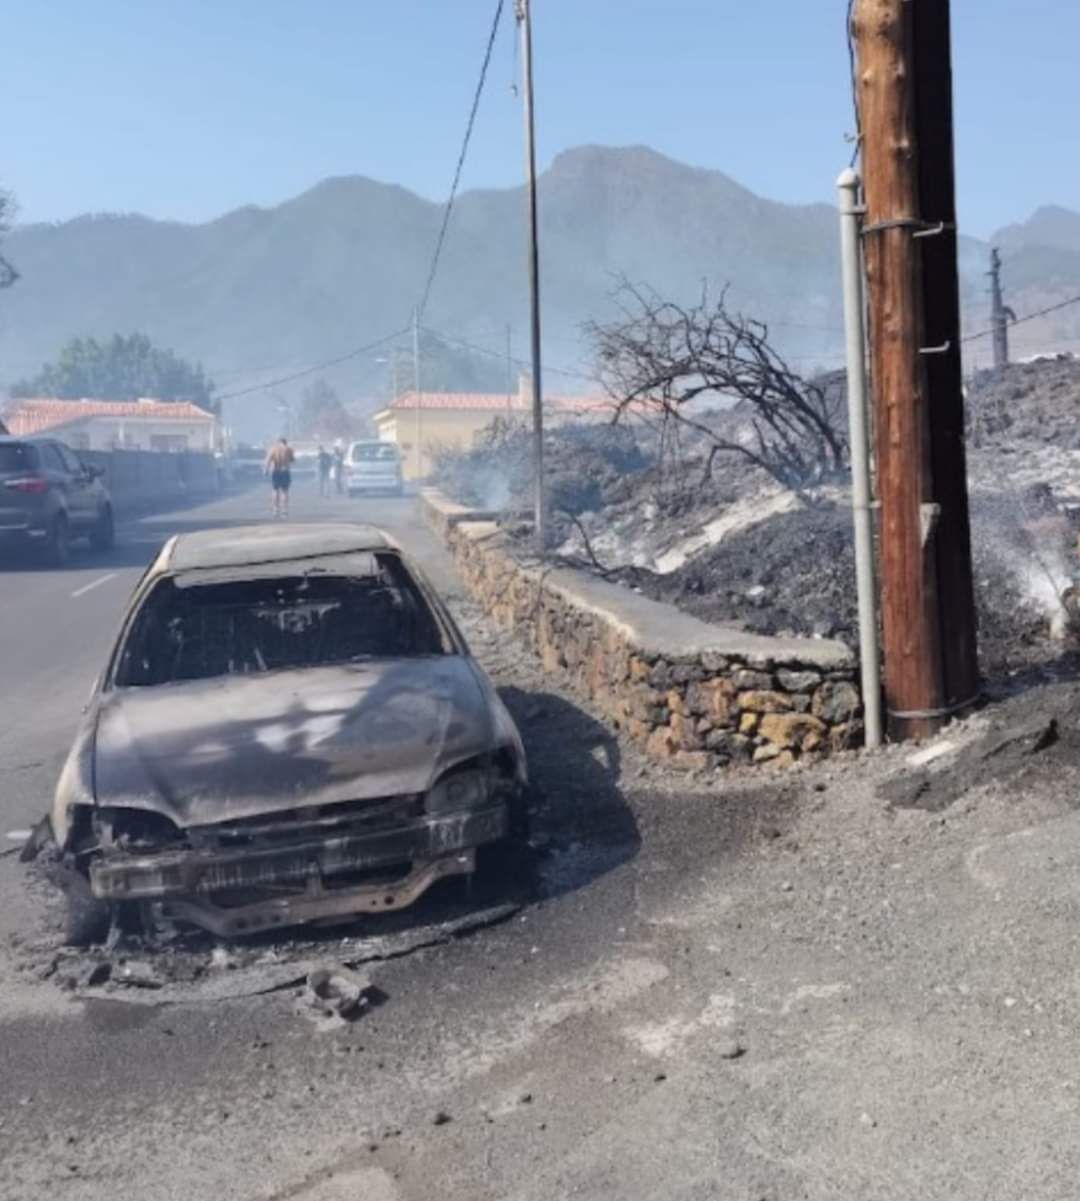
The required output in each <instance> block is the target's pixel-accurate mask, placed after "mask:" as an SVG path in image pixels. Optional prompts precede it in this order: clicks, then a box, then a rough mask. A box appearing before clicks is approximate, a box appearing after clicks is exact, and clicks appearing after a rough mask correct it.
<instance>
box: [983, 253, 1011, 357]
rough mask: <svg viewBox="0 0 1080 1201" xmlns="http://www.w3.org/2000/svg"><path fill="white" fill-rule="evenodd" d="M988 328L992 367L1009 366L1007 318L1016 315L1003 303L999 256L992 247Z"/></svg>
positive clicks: (989, 272) (989, 273)
mask: <svg viewBox="0 0 1080 1201" xmlns="http://www.w3.org/2000/svg"><path fill="white" fill-rule="evenodd" d="M986 274H987V275H989V276H990V328H991V330H992V331H993V340H994V366H995V367H996V368H999V369H1000V368H1002V367H1007V366H1008V365H1009V318H1010V317H1011V318H1012V320H1013V321H1015V320H1016V314H1015V313H1014V312H1013V311H1012V309H1010V308H1009V306H1008V305H1007V304H1006V303H1005V297H1004V296H1003V295H1002V292H1001V255H1000V253H999V252H998V248H997V247H996V246H994V247H993V248H992V249H991V251H990V270H989V271H988V272H987V273H986Z"/></svg>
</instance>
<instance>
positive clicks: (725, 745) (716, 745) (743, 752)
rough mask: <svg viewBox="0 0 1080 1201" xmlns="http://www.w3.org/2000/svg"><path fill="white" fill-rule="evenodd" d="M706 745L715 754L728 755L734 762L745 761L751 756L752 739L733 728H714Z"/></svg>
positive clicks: (706, 740)
mask: <svg viewBox="0 0 1080 1201" xmlns="http://www.w3.org/2000/svg"><path fill="white" fill-rule="evenodd" d="M705 745H706V747H707V748H708V749H709V750H710V751H713V752H714V753H715V754H718V755H727V756H728V757H729V758H730V759H731V760H732V761H733V762H736V763H745V762H746V761H747V760H749V758H750V749H751V748H750V739H749V738H747V737H746V736H745V735H744V734H736V733H735V732H734V731H733V730H713V732H712V733H711V734H710V735H709V736H708V737H707V738H706V739H705Z"/></svg>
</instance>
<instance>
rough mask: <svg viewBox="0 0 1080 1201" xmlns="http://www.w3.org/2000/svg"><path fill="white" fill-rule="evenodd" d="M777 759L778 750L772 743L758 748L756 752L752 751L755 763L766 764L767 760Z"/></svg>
mask: <svg viewBox="0 0 1080 1201" xmlns="http://www.w3.org/2000/svg"><path fill="white" fill-rule="evenodd" d="M779 757H780V748H779V747H778V746H777V745H776V744H775V743H772V742H767V743H765V745H764V746H759V747H758V748H757V750H755V751H754V762H755V763H768V762H769V760H771V759H778V758H779Z"/></svg>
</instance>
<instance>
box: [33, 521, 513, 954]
mask: <svg viewBox="0 0 1080 1201" xmlns="http://www.w3.org/2000/svg"><path fill="white" fill-rule="evenodd" d="M525 793H526V766H525V755H524V751H523V749H522V744H521V739H520V736H519V734H518V731H517V729H516V727H515V725H514V723H513V720H512V719H511V717H510V715H509V713H508V712H507V710H506V709H505V708H504V706H503V704H502V702H501V701H500V699H499V697H498V695H497V694H496V692H495V689H494V687H493V686H492V684H491V682H490V681H489V680H488V678H487V676H486V675H485V674H484V672H483V670H482V669H481V668H480V666H479V665H478V664H477V663H476V661H475V660H474V659H473V658H472V656H471V655H470V653H469V650H468V647H467V646H466V644H465V641H464V639H463V638H462V635H461V633H460V632H459V630H458V629H457V627H456V625H455V624H454V621H453V619H452V618H451V616H450V615H449V613H448V612H447V610H446V608H445V606H444V605H443V603H442V602H441V600H440V599H439V598H438V596H437V595H436V594H435V592H434V590H433V589H432V587H431V586H430V584H429V583H428V582H427V581H426V579H425V578H424V577H423V575H422V574H421V573H420V572H419V571H418V570H417V569H416V567H415V566H414V565H413V564H411V563H410V562H409V560H408V559H407V558H406V556H405V555H404V554H403V553H402V552H401V550H400V549H399V547H397V546H396V545H395V544H394V543H393V542H392V541H391V540H390V539H389V538H388V537H386V536H385V535H384V534H382V533H381V532H380V531H378V530H376V529H373V528H372V527H369V526H362V525H344V524H323V525H293V526H289V525H280V524H279V525H275V526H251V527H246V528H243V527H242V528H233V529H224V530H207V531H202V532H198V533H192V534H183V535H179V536H177V537H174V538H172V539H171V540H170V541H169V542H168V543H167V544H166V545H165V547H164V548H163V550H162V551H161V553H160V555H159V556H158V557H157V559H156V560H155V561H154V563H153V564H152V565H151V566H150V568H149V569H148V571H147V572H146V574H145V576H144V577H143V579H142V580H141V581H140V583H139V584H138V586H137V588H136V589H135V592H134V595H133V596H132V599H131V603H130V605H129V606H128V610H127V613H126V614H125V616H124V619H123V622H122V625H121V629H120V633H119V636H118V638H117V641H116V644H115V647H114V649H113V651H112V654H111V656H110V658H109V661H108V664H107V666H106V668H105V671H104V672H103V674H102V676H101V677H100V679H99V680H98V682H97V684H96V685H95V687H94V690H93V694H92V697H91V699H90V703H89V705H88V706H87V709H86V712H85V716H84V719H83V721H82V724H81V726H80V728H79V731H78V734H77V736H76V739H75V743H74V746H73V747H72V750H71V753H70V755H69V757H68V760H67V762H66V764H65V766H64V769H63V772H62V774H61V777H60V781H59V784H58V787H57V792H56V797H55V801H54V803H53V807H52V812H51V816H50V818H49V824H50V826H51V830H50V831H49V833H51V837H52V840H53V841H54V842H55V847H56V855H57V856H58V857H59V863H60V864H61V867H60V871H61V873H62V876H61V878H62V882H63V883H64V892H65V895H66V898H67V914H68V920H67V931H66V933H67V938H68V941H69V942H73V943H87V942H92V941H97V940H98V939H100V938H102V937H103V936H104V935H105V934H106V933H107V931H108V929H109V927H110V924H111V923H112V922H113V921H114V920H121V921H122V920H124V919H126V918H131V917H132V916H136V917H141V918H143V919H145V918H147V917H150V916H154V917H159V916H162V915H164V916H165V917H167V918H169V919H171V920H173V921H180V922H187V923H193V924H194V925H195V926H198V927H201V928H203V929H205V930H208V931H210V932H212V933H213V934H216V935H218V936H222V937H230V936H234V935H246V934H251V933H255V932H257V931H262V930H267V929H273V928H277V927H284V926H291V925H296V924H301V923H309V922H321V923H326V922H330V921H335V920H341V919H342V918H344V917H348V916H349V915H353V914H360V913H370V912H384V911H389V910H394V909H399V908H401V907H403V906H406V905H408V904H410V903H411V902H412V901H414V900H415V899H416V898H417V897H419V896H420V895H421V894H422V893H423V892H424V891H425V890H426V889H428V888H429V887H430V886H431V885H432V884H433V883H434V882H435V881H437V880H439V879H442V878H444V877H447V876H453V875H467V874H469V873H472V872H474V871H475V870H476V867H477V856H478V853H483V852H484V851H485V850H486V849H488V848H495V847H496V846H499V845H501V846H509V845H512V840H514V839H518V840H520V839H521V838H523V836H524V826H525V822H526V817H527V813H526V798H525Z"/></svg>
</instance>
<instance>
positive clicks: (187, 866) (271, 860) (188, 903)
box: [90, 804, 509, 937]
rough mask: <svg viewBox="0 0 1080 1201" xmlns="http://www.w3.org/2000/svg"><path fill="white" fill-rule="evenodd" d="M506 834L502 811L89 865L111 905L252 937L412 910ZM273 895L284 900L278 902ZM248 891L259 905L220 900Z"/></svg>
mask: <svg viewBox="0 0 1080 1201" xmlns="http://www.w3.org/2000/svg"><path fill="white" fill-rule="evenodd" d="M508 830H509V815H508V812H507V808H506V806H505V804H499V805H495V806H492V807H489V808H486V809H482V810H476V811H473V812H467V813H455V814H448V815H447V816H444V817H427V818H423V819H421V820H418V821H414V822H411V823H410V824H408V825H406V826H401V827H399V828H396V829H392V830H384V831H380V832H378V833H369V834H351V835H334V836H329V837H324V838H321V839H317V838H310V837H309V838H305V839H304V840H303V841H298V842H296V843H295V844H291V845H290V844H285V845H282V846H275V847H270V848H267V847H259V848H253V849H237V850H233V849H230V850H227V851H222V850H202V849H186V848H185V849H182V850H175V851H171V850H169V851H160V852H155V853H150V854H130V853H127V852H121V851H113V852H109V853H106V854H103V855H102V856H101V857H100V858H98V859H96V860H94V861H93V862H92V863H91V865H90V887H91V890H92V891H93V893H94V895H95V896H97V897H100V898H101V899H103V900H108V901H161V902H164V903H165V908H166V912H167V913H170V914H172V915H174V916H176V917H180V918H183V919H185V920H187V921H191V922H194V923H195V924H196V925H198V926H202V927H203V928H204V929H207V930H210V931H211V932H212V933H214V934H217V935H219V936H222V937H226V936H230V935H236V934H254V933H256V932H258V931H260V930H269V929H275V928H278V927H282V926H290V925H298V924H301V923H304V922H311V921H327V920H332V919H334V918H339V917H345V916H348V915H349V914H355V913H370V912H389V911H391V910H394V909H401V908H404V907H405V906H407V905H410V904H412V902H413V901H415V900H416V899H417V898H418V897H419V896H421V895H422V894H423V893H424V892H425V891H426V890H427V889H428V888H429V887H430V886H431V885H432V884H434V883H435V882H436V880H439V879H441V878H443V877H444V876H450V875H460V874H466V873H468V872H471V871H473V870H474V868H475V850H476V848H477V847H480V846H483V845H485V844H487V843H491V842H496V841H497V840H498V839H500V838H503V837H504V836H505V835H506V834H507V833H508ZM391 868H393V869H396V870H395V871H393V872H390V871H388V870H387V869H391ZM380 869H382V870H381V871H380ZM352 873H380V879H379V880H377V881H361V882H359V883H355V884H352V883H340V884H339V883H337V881H340V880H341V878H342V877H343V875H345V874H352ZM275 889H277V890H281V891H280V892H279V893H278V894H277V895H275V892H274V890H275ZM249 891H253V892H254V893H255V894H256V897H255V899H254V900H250V901H244V902H242V903H237V904H231V903H230V904H225V903H223V901H222V896H221V894H229V893H231V894H234V895H235V894H236V893H238V892H239V893H247V892H249ZM262 893H265V894H266V895H265V896H263V895H260V894H262Z"/></svg>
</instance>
